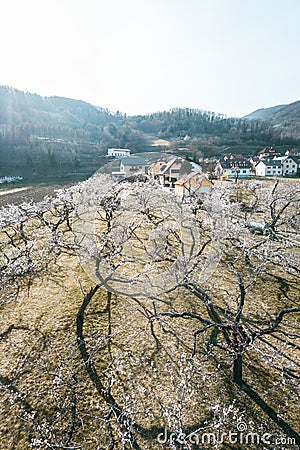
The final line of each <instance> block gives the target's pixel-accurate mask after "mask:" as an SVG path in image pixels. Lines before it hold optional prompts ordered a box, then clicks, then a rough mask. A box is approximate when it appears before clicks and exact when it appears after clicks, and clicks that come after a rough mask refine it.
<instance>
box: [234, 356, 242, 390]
mask: <svg viewBox="0 0 300 450" xmlns="http://www.w3.org/2000/svg"><path fill="white" fill-rule="evenodd" d="M233 381H234V382H235V383H237V384H238V385H239V386H241V385H242V384H243V356H242V355H241V354H237V355H235V356H234V360H233Z"/></svg>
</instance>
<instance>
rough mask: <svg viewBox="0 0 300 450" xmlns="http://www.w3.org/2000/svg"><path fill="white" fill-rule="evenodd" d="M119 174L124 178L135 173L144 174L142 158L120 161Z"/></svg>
mask: <svg viewBox="0 0 300 450" xmlns="http://www.w3.org/2000/svg"><path fill="white" fill-rule="evenodd" d="M119 173H120V174H124V176H125V177H129V176H130V175H134V174H136V173H146V162H145V160H144V158H141V157H138V156H128V157H126V158H122V159H121V161H120V172H119Z"/></svg>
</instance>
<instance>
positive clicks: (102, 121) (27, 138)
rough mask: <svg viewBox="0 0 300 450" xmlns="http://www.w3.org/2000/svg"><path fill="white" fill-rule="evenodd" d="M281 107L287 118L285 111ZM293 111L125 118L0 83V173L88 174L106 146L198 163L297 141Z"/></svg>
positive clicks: (177, 112)
mask: <svg viewBox="0 0 300 450" xmlns="http://www.w3.org/2000/svg"><path fill="white" fill-rule="evenodd" d="M287 108H289V111H290V113H289V115H288V117H289V119H285V116H284V113H285V111H286V110H287ZM297 111H299V102H298V103H296V104H294V106H293V105H288V106H282V107H275V108H273V109H272V111H269V110H264V113H261V114H264V116H265V119H261V118H260V117H258V116H259V112H257V113H253V114H256V115H257V118H255V117H251V115H250V116H249V118H230V117H226V116H224V115H222V114H218V113H215V112H211V111H204V110H201V109H191V108H174V109H172V110H170V111H161V112H156V113H153V114H148V115H138V116H126V115H125V114H121V113H120V112H117V113H112V112H110V111H109V110H107V109H105V108H100V107H96V106H93V105H91V104H89V103H86V102H84V101H82V100H73V99H69V98H65V97H57V96H53V97H42V96H40V95H37V94H30V93H28V92H22V91H19V90H17V89H14V88H11V87H7V86H0V176H2V177H3V176H22V177H23V178H27V179H30V180H31V179H36V180H42V181H44V180H45V179H46V178H51V177H52V178H53V177H62V176H64V177H65V176H74V174H75V175H78V174H79V175H83V176H85V175H86V176H88V175H90V174H91V173H93V172H94V171H95V170H97V169H98V168H99V167H101V166H102V165H103V164H105V163H106V161H107V159H106V156H105V155H106V151H107V148H109V147H121V148H130V149H131V150H132V151H133V152H145V151H153V147H155V151H157V150H158V151H159V150H160V151H171V152H173V153H174V152H175V153H176V154H180V155H183V156H184V157H187V158H189V159H191V160H194V161H195V162H199V158H202V157H207V156H215V155H219V154H221V153H222V152H225V151H227V152H228V151H231V152H237V153H244V154H246V155H249V154H255V153H256V152H257V151H258V150H260V149H261V148H263V147H265V146H268V145H277V146H280V145H293V146H296V145H299V142H300V125H299V121H298V117H299V113H298V112H297ZM276 115H278V119H276V120H277V122H276V120H275V119H274V120H275V121H274V120H273V117H275V116H276ZM276 117H277V116H276ZM249 119H251V120H249ZM287 120H288V121H287ZM158 143H164V145H158Z"/></svg>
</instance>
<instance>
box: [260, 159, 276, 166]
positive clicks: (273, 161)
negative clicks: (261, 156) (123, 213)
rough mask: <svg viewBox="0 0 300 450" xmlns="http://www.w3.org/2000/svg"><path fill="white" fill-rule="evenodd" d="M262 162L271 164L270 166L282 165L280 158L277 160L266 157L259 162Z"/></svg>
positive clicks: (267, 164)
mask: <svg viewBox="0 0 300 450" xmlns="http://www.w3.org/2000/svg"><path fill="white" fill-rule="evenodd" d="M260 163H263V164H265V165H266V166H270V167H272V166H281V161H280V160H279V161H278V159H277V160H276V159H270V160H267V159H265V160H263V161H260V162H259V163H258V164H260Z"/></svg>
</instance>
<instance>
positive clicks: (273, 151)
mask: <svg viewBox="0 0 300 450" xmlns="http://www.w3.org/2000/svg"><path fill="white" fill-rule="evenodd" d="M264 153H275V148H274V147H265V148H263V149H262V150H261V151H260V152H258V154H259V155H263V154H264Z"/></svg>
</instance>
